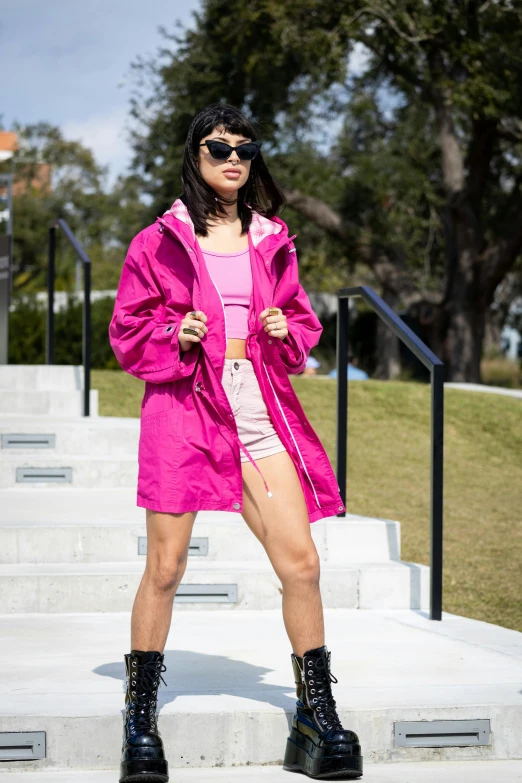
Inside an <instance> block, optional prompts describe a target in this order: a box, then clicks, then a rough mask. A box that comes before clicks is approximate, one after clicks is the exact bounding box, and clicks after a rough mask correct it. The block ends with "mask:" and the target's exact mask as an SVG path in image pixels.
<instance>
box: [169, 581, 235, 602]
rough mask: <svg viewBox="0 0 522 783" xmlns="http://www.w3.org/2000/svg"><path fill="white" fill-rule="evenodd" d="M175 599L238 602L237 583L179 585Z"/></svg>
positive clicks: (181, 600)
mask: <svg viewBox="0 0 522 783" xmlns="http://www.w3.org/2000/svg"><path fill="white" fill-rule="evenodd" d="M174 600H175V601H176V602H178V603H188V602H193V601H199V602H202V603H233V604H235V603H237V585H183V584H181V585H179V587H178V589H177V591H176V595H175V598H174Z"/></svg>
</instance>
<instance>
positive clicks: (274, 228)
mask: <svg viewBox="0 0 522 783" xmlns="http://www.w3.org/2000/svg"><path fill="white" fill-rule="evenodd" d="M251 211H252V222H251V224H250V229H249V231H250V236H251V238H252V244H253V245H254V247H256V248H257V246H258V245H260V244H261V242H262V241H263V240H264V239H266V238H267V237H273V239H274V241H276V240H277V243H278V244H279V242H280V241H281V240H283V238H288V227H287V225H286V223H285V222H284V220H281V218H279V217H277V215H274V217H273V218H267V217H265V216H264V215H261V214H260V213H259V212H256V211H255V210H254V209H252V210H251ZM169 216H172V217H174V218H176V219H177V220H179V221H181V222H182V223H184V224H185V225H186V226H188V228H189V230H190V235H191V238H192V241H193V242H195V241H196V232H195V229H194V223H193V222H192V218H191V217H190V213H189V211H188V209H187V207H186V206H185V204H184V203H183V201H182V200H181V199H180V198H177V199H176V200H175V202H174V203H173V205H172V206H171V208H170V209H167V211H166V212H164V213H163V215H162V217H163V218H166V219H168V218H169Z"/></svg>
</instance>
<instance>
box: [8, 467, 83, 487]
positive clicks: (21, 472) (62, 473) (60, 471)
mask: <svg viewBox="0 0 522 783" xmlns="http://www.w3.org/2000/svg"><path fill="white" fill-rule="evenodd" d="M16 481H17V482H26V483H29V482H31V483H32V482H35V481H52V482H54V483H57V484H59V483H64V482H69V483H71V482H72V468H17V469H16Z"/></svg>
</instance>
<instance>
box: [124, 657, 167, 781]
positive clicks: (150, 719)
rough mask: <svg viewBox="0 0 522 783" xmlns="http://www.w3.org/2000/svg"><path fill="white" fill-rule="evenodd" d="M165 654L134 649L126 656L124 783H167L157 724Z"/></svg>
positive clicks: (165, 764) (164, 669)
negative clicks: (160, 682) (159, 687)
mask: <svg viewBox="0 0 522 783" xmlns="http://www.w3.org/2000/svg"><path fill="white" fill-rule="evenodd" d="M163 657H164V656H163V655H162V653H160V652H157V651H155V650H149V651H143V650H132V651H131V652H130V653H129V654H126V655H125V656H124V658H125V674H126V682H127V692H126V694H125V720H124V723H123V747H122V754H121V764H120V783H167V781H168V779H169V773H168V763H167V760H166V759H165V755H164V753H163V740H162V739H161V736H160V733H159V730H158V728H157V725H156V721H157V719H156V706H157V703H158V683H159V678H161V680H162V681H163V684H164V685H166V684H167V683H166V682H165V680H164V679H163V677H162V676H161V672H164V671H166V670H167V667H166V666H164V665H163Z"/></svg>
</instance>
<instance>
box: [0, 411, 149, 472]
mask: <svg viewBox="0 0 522 783" xmlns="http://www.w3.org/2000/svg"><path fill="white" fill-rule="evenodd" d="M139 434H140V422H139V419H137V418H116V417H114V416H52V417H51V416H47V417H45V418H42V416H40V415H37V416H34V415H28V416H24V415H18V416H15V415H12V416H9V417H6V416H0V435H1V443H0V461H1V460H3V459H4V458H5V457H11V456H12V455H17V456H20V455H23V456H26V455H27V456H28V455H31V456H32V455H33V454H37V455H38V456H39V457H42V456H44V455H49V454H53V455H54V454H59V455H60V456H62V455H65V454H88V455H89V456H90V457H95V456H99V455H102V456H105V455H109V454H113V455H119V454H123V455H126V456H134V457H135V456H136V455H137V453H138V440H139ZM46 435H51V436H53V437H52V438H51V445H50V446H48V445H45V444H43V445H42V437H43V436H46ZM16 436H22V437H18V438H17V437H16Z"/></svg>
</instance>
